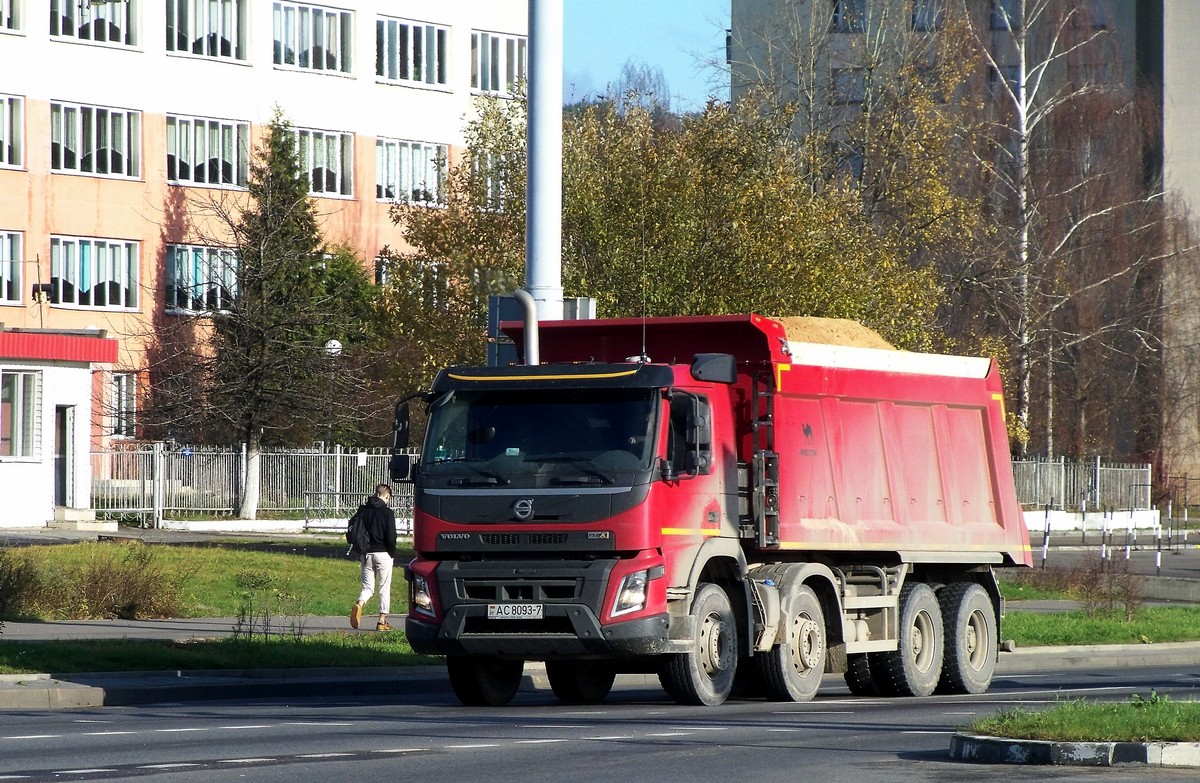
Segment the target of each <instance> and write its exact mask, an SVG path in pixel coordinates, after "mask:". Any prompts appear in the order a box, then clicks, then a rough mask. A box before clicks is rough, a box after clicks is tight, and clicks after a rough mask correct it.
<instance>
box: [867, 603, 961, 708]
mask: <svg viewBox="0 0 1200 783" xmlns="http://www.w3.org/2000/svg"><path fill="white" fill-rule="evenodd" d="M899 644H900V646H899V649H897V650H895V651H891V652H880V653H872V654H871V655H870V657H869V658H868V660H869V661H870V664H871V679H872V680H874V681H875V687H876V688H878V689H879V693H880V694H881V695H883V696H928V695H929V694H931V693H933V690H934V688H936V687H937V684H938V680H939V679H940V678H941V676H942V656H943V654H944V653H945V643H944V642H943V635H942V609H941V606H940V605H939V604H938V599H937V595H935V594H934V592H933V589H932V588H931V587H930V586H929V585H927V584H923V583H920V582H909V583H908V584H906V585H904V589H903V590H901V591H900V641H899Z"/></svg>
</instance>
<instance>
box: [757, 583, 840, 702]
mask: <svg viewBox="0 0 1200 783" xmlns="http://www.w3.org/2000/svg"><path fill="white" fill-rule="evenodd" d="M784 620H785V623H786V626H785V628H784V629H783V630H784V634H785V635H784V638H783V640H782V641H781V642H780V643H779V644H777V645H775V646H774V647H772V648H771V649H770V650H769V651H768V652H766V653H764V654H763V655H756V656H755V660H757V661H758V662H759V672H760V673H761V674H762V679H763V682H764V684H765V685H766V690H767V698H769V699H770V700H772V701H811V700H812V698H813V697H814V696H816V695H817V688H818V687H819V686H820V685H821V676H822V675H823V674H824V673H825V615H824V614H822V612H821V602H820V601H819V600H818V599H817V594H816V593H814V592H813V591H812V588H811V587H801V588H800V589H799V590H798V591H797V592H796V594H795V596H793V598H792V600H791V601H790V602H789V603H788V606H787V607H786V609H785V612H784Z"/></svg>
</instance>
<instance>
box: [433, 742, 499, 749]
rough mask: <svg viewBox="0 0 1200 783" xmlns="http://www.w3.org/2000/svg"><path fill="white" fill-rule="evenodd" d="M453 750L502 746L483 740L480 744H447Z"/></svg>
mask: <svg viewBox="0 0 1200 783" xmlns="http://www.w3.org/2000/svg"><path fill="white" fill-rule="evenodd" d="M446 747H447V748H450V749H451V750H472V749H474V748H498V747H500V746H499V745H497V744H496V743H494V742H483V743H479V744H478V745H447V746H446Z"/></svg>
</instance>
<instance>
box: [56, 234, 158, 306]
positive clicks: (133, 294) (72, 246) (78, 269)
mask: <svg viewBox="0 0 1200 783" xmlns="http://www.w3.org/2000/svg"><path fill="white" fill-rule="evenodd" d="M137 291H138V246H137V242H126V241H122V240H110V239H84V238H80V237H62V236H52V237H50V302H51V304H56V305H73V306H76V307H89V308H95V309H100V310H132V309H134V308H136V307H137V304H138V302H137Z"/></svg>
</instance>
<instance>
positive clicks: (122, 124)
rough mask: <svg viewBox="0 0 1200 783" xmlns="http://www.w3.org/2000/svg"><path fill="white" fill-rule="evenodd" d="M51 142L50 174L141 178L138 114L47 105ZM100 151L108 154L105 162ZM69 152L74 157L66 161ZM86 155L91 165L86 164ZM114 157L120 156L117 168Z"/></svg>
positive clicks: (140, 128)
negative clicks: (48, 107)
mask: <svg viewBox="0 0 1200 783" xmlns="http://www.w3.org/2000/svg"><path fill="white" fill-rule="evenodd" d="M114 138H115V139H116V141H115V144H114V142H113V139H114ZM50 141H51V148H50V170H51V171H54V172H57V173H59V174H87V175H89V176H93V177H118V178H121V179H138V178H140V177H141V173H142V150H141V146H142V113H141V112H140V111H131V110H129V109H116V108H112V107H109V106H89V105H86V104H80V103H66V102H63V101H54V102H52V103H51V104H50ZM56 145H57V146H56ZM101 145H104V146H103V147H101ZM101 149H103V150H104V151H106V152H107V153H108V154H107V160H105V156H104V155H100V154H99V153H100V151H101ZM68 153H70V154H71V155H73V156H74V157H73V158H71V159H68V157H67V156H68ZM89 154H90V155H91V162H90V163H87V164H85V162H84V159H85V158H86V157H87V156H88V155H89ZM114 154H115V155H120V156H121V161H120V165H119V166H114V165H113V164H114V163H115V162H116V161H114V159H113V155H114ZM101 164H103V165H101ZM114 168H117V169H119V170H118V171H113V169H114Z"/></svg>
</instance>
